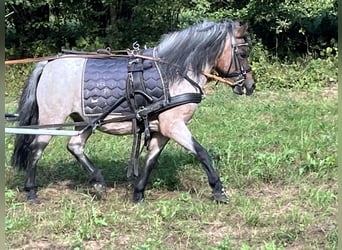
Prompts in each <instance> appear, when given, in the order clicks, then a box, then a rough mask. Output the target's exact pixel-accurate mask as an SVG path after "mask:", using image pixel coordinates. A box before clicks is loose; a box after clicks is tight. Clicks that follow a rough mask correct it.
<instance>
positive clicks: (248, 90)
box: [245, 82, 255, 95]
mask: <svg viewBox="0 0 342 250" xmlns="http://www.w3.org/2000/svg"><path fill="white" fill-rule="evenodd" d="M245 88H246V95H251V94H253V92H254V89H255V82H252V83H246V85H245Z"/></svg>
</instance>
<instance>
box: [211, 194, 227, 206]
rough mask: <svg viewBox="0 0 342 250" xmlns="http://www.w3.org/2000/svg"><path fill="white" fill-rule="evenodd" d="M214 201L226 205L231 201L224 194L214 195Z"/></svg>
mask: <svg viewBox="0 0 342 250" xmlns="http://www.w3.org/2000/svg"><path fill="white" fill-rule="evenodd" d="M213 199H214V201H216V202H218V203H224V204H227V203H228V201H229V199H228V197H227V195H226V194H224V193H216V194H215V193H214V194H213Z"/></svg>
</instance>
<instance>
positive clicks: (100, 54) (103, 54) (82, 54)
mask: <svg viewBox="0 0 342 250" xmlns="http://www.w3.org/2000/svg"><path fill="white" fill-rule="evenodd" d="M62 51H63V52H67V53H72V54H66V55H57V56H44V57H35V58H24V59H16V60H7V61H5V65H11V64H22V63H31V62H39V61H52V60H56V59H61V58H75V57H77V58H79V57H81V58H99V59H101V58H116V57H126V58H129V57H131V56H132V55H134V56H135V57H137V58H141V59H147V60H151V61H155V62H160V63H167V62H166V61H163V60H161V59H160V58H156V57H151V56H144V55H139V54H133V53H132V52H130V51H129V50H118V51H115V52H129V53H132V54H128V55H118V54H112V53H107V52H77V51H73V50H62ZM100 51H102V50H100ZM106 51H108V50H106ZM202 75H204V76H206V77H208V78H210V79H214V80H216V81H220V82H223V83H225V84H227V85H229V86H231V87H233V86H235V85H236V83H234V82H232V81H229V80H227V79H225V78H223V77H220V76H218V75H214V74H210V73H207V72H202ZM187 80H188V79H187Z"/></svg>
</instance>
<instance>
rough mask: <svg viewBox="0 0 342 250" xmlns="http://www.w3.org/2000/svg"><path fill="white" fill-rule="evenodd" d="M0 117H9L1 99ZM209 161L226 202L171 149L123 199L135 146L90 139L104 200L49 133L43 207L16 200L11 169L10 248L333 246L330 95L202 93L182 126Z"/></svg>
mask: <svg viewBox="0 0 342 250" xmlns="http://www.w3.org/2000/svg"><path fill="white" fill-rule="evenodd" d="M6 103H7V104H6V110H7V111H13V110H14V109H15V98H12V97H11V98H7V100H6ZM189 126H190V128H191V131H192V132H193V134H194V136H195V137H196V138H197V139H198V141H199V142H201V143H202V145H203V146H204V147H205V148H206V149H207V150H208V151H209V153H210V154H211V155H212V158H213V163H214V165H215V168H216V169H217V170H218V172H219V174H220V176H221V179H222V181H223V183H224V186H225V188H226V191H227V194H228V195H229V196H230V202H229V204H227V205H222V204H216V203H215V202H213V201H212V200H211V199H210V193H211V190H210V187H209V185H208V183H207V180H206V175H205V173H204V171H203V170H202V168H201V166H200V164H199V163H198V161H197V160H196V159H195V158H194V157H193V156H192V155H189V154H188V153H187V152H185V151H184V150H183V149H182V148H180V147H179V146H178V145H176V144H175V143H173V142H171V143H169V144H168V145H167V147H166V148H165V150H164V151H163V153H162V155H161V157H160V160H159V163H158V167H157V168H156V169H155V171H154V172H153V176H152V178H151V180H150V185H149V189H148V190H147V192H146V199H147V201H148V204H147V205H134V204H133V203H132V202H131V195H132V194H131V191H132V186H131V181H130V180H127V179H126V177H125V176H126V170H125V167H126V164H127V162H128V160H129V155H130V149H131V143H132V138H131V137H130V136H125V137H116V136H109V135H105V134H102V133H100V132H97V133H95V134H94V135H93V136H92V137H91V138H90V140H89V142H88V144H87V148H86V151H87V154H88V156H89V158H90V159H92V160H93V161H94V163H95V164H96V165H97V166H98V167H99V168H100V169H102V172H103V175H104V177H105V179H106V182H107V184H108V190H107V193H106V194H105V195H103V196H102V197H98V196H97V195H94V192H93V189H92V187H91V185H89V183H88V176H87V175H86V172H85V171H84V170H83V169H82V168H81V167H80V166H79V165H78V164H77V163H76V161H75V160H74V158H73V157H72V156H71V155H70V154H69V153H68V152H67V150H66V140H67V138H65V137H58V138H57V137H55V138H54V140H53V141H52V143H51V144H50V145H49V146H48V148H47V149H46V151H45V153H44V155H43V157H42V159H41V160H40V162H39V168H38V185H39V192H38V195H39V197H40V199H41V201H42V203H41V204H40V205H32V204H29V203H27V202H25V194H24V193H23V192H21V191H20V189H21V188H22V186H23V180H24V175H23V174H20V173H16V172H14V171H13V170H12V169H11V167H10V166H9V158H10V154H11V150H12V148H13V136H10V135H7V136H6V138H5V139H6V151H7V152H6V163H5V164H6V190H5V192H6V193H5V196H6V241H7V244H8V246H9V248H10V249H25V247H26V249H139V250H140V249H141V250H142V249H164V250H167V249H170V250H171V249H212V250H214V249H269V250H271V249H337V241H338V240H337V198H336V196H337V160H336V158H337V91H336V86H333V87H328V88H321V89H317V90H315V91H313V90H312V91H285V90H279V91H257V92H256V93H255V95H253V96H250V97H246V96H235V95H233V94H232V93H231V90H230V89H227V88H225V87H223V86H219V87H218V88H217V89H216V88H215V87H214V86H213V85H212V86H210V94H209V95H208V96H207V97H206V99H205V100H204V101H203V102H202V103H201V104H200V106H199V109H198V111H197V112H196V115H195V117H194V119H193V120H192V122H191V124H190V125H189Z"/></svg>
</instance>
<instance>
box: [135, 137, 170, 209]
mask: <svg viewBox="0 0 342 250" xmlns="http://www.w3.org/2000/svg"><path fill="white" fill-rule="evenodd" d="M168 141H169V138H167V137H164V136H162V135H161V134H159V133H153V134H152V138H151V141H150V144H149V146H148V149H147V150H148V153H147V156H146V158H145V164H144V167H143V169H142V171H141V172H140V174H139V178H138V179H137V182H136V183H135V186H134V191H133V202H135V203H138V202H143V201H144V198H145V197H144V192H145V188H146V184H147V181H148V177H149V176H150V174H151V171H152V169H153V167H154V166H155V165H156V163H157V160H158V158H159V155H160V153H161V151H162V150H163V148H164V146H165V145H166V143H167V142H168Z"/></svg>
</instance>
